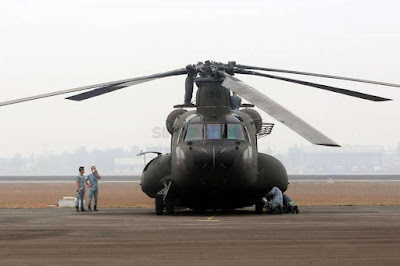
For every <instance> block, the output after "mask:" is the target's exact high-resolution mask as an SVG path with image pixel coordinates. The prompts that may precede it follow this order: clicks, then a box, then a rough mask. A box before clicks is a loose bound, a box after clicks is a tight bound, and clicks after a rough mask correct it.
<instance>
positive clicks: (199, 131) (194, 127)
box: [185, 124, 204, 140]
mask: <svg viewBox="0 0 400 266" xmlns="http://www.w3.org/2000/svg"><path fill="white" fill-rule="evenodd" d="M203 131H204V126H203V124H189V125H188V126H187V130H186V137H185V140H202V139H203V138H204V132H203Z"/></svg>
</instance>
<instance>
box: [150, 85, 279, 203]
mask: <svg viewBox="0 0 400 266" xmlns="http://www.w3.org/2000/svg"><path fill="white" fill-rule="evenodd" d="M196 84H197V86H198V87H199V90H198V91H197V97H196V109H195V110H193V111H187V112H186V111H183V112H176V113H179V115H178V116H177V117H176V119H175V120H174V122H173V126H172V127H171V131H170V133H171V135H172V136H171V153H170V154H167V155H161V156H159V157H158V158H156V159H154V160H153V161H152V162H150V163H149V164H148V165H147V166H146V167H145V170H144V171H143V177H142V189H143V191H144V192H145V193H146V194H147V195H149V196H151V197H155V196H156V194H157V193H158V192H159V191H161V190H162V189H163V188H165V187H166V184H170V185H171V189H169V190H168V194H169V196H170V197H173V198H174V202H175V204H176V205H177V206H183V207H189V208H194V209H195V208H198V209H209V208H214V209H230V208H239V207H245V206H250V205H253V204H254V203H255V202H256V201H257V200H260V199H261V197H262V195H263V194H264V193H265V192H267V191H268V189H271V188H272V186H275V185H277V186H279V187H280V188H281V190H283V191H284V190H286V188H287V175H286V170H285V168H284V167H283V165H282V164H281V163H280V162H279V161H278V160H276V159H275V158H273V157H271V156H268V155H265V156H264V155H263V156H261V157H260V154H259V153H258V150H257V135H256V133H257V132H256V125H255V123H254V120H253V119H252V118H251V117H250V116H249V115H248V114H247V113H245V112H242V111H239V110H232V109H231V107H230V92H229V91H228V90H227V89H225V88H223V87H222V86H221V80H215V79H213V78H199V79H197V80H196ZM171 114H172V113H171ZM260 159H261V160H260Z"/></svg>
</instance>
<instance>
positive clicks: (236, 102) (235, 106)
mask: <svg viewBox="0 0 400 266" xmlns="http://www.w3.org/2000/svg"><path fill="white" fill-rule="evenodd" d="M240 106H242V98H240V97H239V95H237V93H236V92H234V93H233V95H232V96H231V109H232V110H239V107H240Z"/></svg>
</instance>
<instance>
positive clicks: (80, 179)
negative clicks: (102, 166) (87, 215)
mask: <svg viewBox="0 0 400 266" xmlns="http://www.w3.org/2000/svg"><path fill="white" fill-rule="evenodd" d="M84 173H85V168H84V167H83V166H81V167H79V175H78V176H77V177H76V187H77V188H76V195H75V198H76V200H75V208H76V212H79V206H81V212H86V210H85V208H83V201H84V199H85V177H84V176H83V174H84Z"/></svg>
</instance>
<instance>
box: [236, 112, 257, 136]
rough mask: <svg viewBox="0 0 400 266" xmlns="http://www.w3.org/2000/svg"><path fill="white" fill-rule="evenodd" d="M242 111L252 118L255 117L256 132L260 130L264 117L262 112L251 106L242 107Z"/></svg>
mask: <svg viewBox="0 0 400 266" xmlns="http://www.w3.org/2000/svg"><path fill="white" fill-rule="evenodd" d="M240 111H241V112H243V113H246V114H248V115H249V116H250V117H251V119H253V122H254V126H255V127H256V133H258V132H260V130H261V127H262V117H261V115H260V113H259V112H257V111H256V110H254V109H251V108H246V109H241V110H240Z"/></svg>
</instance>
